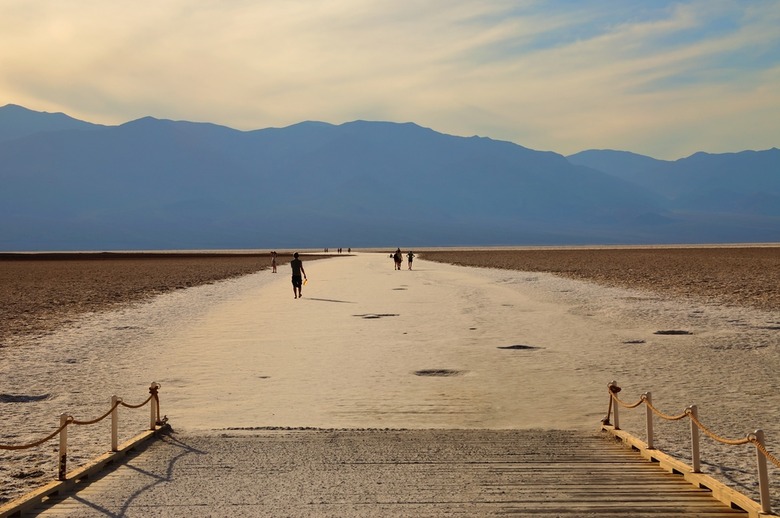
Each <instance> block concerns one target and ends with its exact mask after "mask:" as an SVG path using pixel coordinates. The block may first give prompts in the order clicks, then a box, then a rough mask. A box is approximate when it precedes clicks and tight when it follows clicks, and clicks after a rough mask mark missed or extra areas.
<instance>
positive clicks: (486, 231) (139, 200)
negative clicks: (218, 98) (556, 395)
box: [0, 105, 780, 250]
mask: <svg viewBox="0 0 780 518" xmlns="http://www.w3.org/2000/svg"><path fill="white" fill-rule="evenodd" d="M778 166H780V157H779V156H778V150H776V149H773V150H768V151H759V152H745V153H739V154H730V155H704V154H702V155H698V154H697V155H694V156H692V157H689V158H687V159H683V160H680V161H676V162H668V161H660V160H655V159H652V158H649V157H642V156H641V155H635V154H630V153H625V152H613V151H588V152H583V153H578V154H577V155H572V156H570V157H568V158H567V157H564V156H562V155H559V154H557V153H552V152H541V151H535V150H532V149H528V148H525V147H522V146H519V145H517V144H513V143H510V142H504V141H497V140H493V139H489V138H485V137H456V136H451V135H445V134H442V133H438V132H436V131H434V130H432V129H428V128H423V127H421V126H418V125H416V124H414V123H390V122H368V121H354V122H349V123H345V124H341V125H333V124H328V123H322V122H302V123H299V124H295V125H292V126H289V127H286V128H267V129H259V130H254V131H239V130H235V129H232V128H228V127H225V126H219V125H215V124H210V123H193V122H186V121H170V120H160V119H155V118H152V117H144V118H142V119H138V120H135V121H130V122H127V123H125V124H121V125H118V126H102V125H97V124H91V123H88V122H84V121H78V120H77V119H73V118H71V117H68V116H67V115H64V114H47V113H41V112H35V111H32V110H27V109H26V108H22V107H19V106H14V105H8V106H5V107H3V108H0V181H2V183H3V189H2V190H0V250H76V249H78V250H81V249H90V250H113V249H193V248H298V247H300V248H320V247H326V246H328V247H332V248H333V247H338V246H343V247H347V246H352V247H376V246H388V247H393V248H394V247H395V246H404V247H421V246H457V245H473V246H480V245H524V244H529V245H530V244H543V245H551V244H560V245H563V244H594V243H598V244H609V243H627V244H630V243H671V242H690V243H697V242H740V241H751V242H754V241H780V213H778V210H777V208H778V207H779V206H780V203H777V201H778V196H780V188H779V186H778V183H779V182H780V176H779V175H780V167H778Z"/></svg>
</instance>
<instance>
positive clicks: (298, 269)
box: [290, 252, 306, 299]
mask: <svg viewBox="0 0 780 518" xmlns="http://www.w3.org/2000/svg"><path fill="white" fill-rule="evenodd" d="M290 267H291V268H292V285H293V295H295V298H296V299H297V298H299V297H303V293H301V286H303V280H304V279H306V270H304V269H303V262H301V260H300V259H298V252H295V253H294V254H293V260H292V261H290ZM301 274H303V279H301Z"/></svg>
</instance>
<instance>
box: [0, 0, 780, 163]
mask: <svg viewBox="0 0 780 518" xmlns="http://www.w3.org/2000/svg"><path fill="white" fill-rule="evenodd" d="M779 22H780V4H777V3H775V2H766V1H762V0H752V1H742V2H736V1H728V0H723V1H721V0H707V1H703V0H690V1H664V2H644V1H640V0H631V1H625V2H618V3H616V2H612V1H606V0H588V1H572V0H559V1H554V2H535V1H504V0H492V1H485V0H479V1H477V0H431V1H429V2H411V1H403V0H402V1H398V0H395V1H389V0H378V1H373V2H363V1H362V0H332V1H329V2H320V1H315V0H291V1H289V2H276V3H272V2H255V1H231V2H224V1H216V0H212V1H203V2H198V3H196V4H193V3H192V2H184V1H183V0H169V1H167V2H160V3H151V2H141V3H119V4H117V3H114V2H99V1H86V0H81V1H79V0H74V1H72V2H59V1H56V0H45V1H44V0H27V1H21V0H19V1H11V2H4V3H2V4H0V70H2V74H0V103H1V102H3V101H5V102H14V103H18V104H24V105H27V106H29V107H30V108H33V109H40V110H49V111H52V110H58V111H65V112H67V113H69V114H71V115H74V116H79V117H82V118H85V119H88V120H93V121H96V122H103V123H121V122H124V121H126V120H130V119H133V118H137V117H141V116H144V115H153V116H157V117H167V118H175V119H177V118H178V119H182V118H183V119H193V120H208V121H213V122H217V123H221V124H226V125H229V126H233V127H237V128H242V129H254V128H259V127H266V126H283V125H287V124H292V123H295V122H299V121H301V120H310V119H318V120H325V121H329V122H334V123H339V122H344V121H348V120H354V119H359V118H362V119H383V120H394V121H415V122H418V123H420V124H423V125H426V126H430V127H432V128H434V129H436V130H439V131H443V132H448V133H454V134H462V135H471V134H481V135H486V136H491V137H494V138H500V139H506V140H512V141H515V142H517V143H519V144H522V145H525V146H529V147H534V148H538V149H552V150H555V151H559V152H564V153H570V152H576V151H579V150H581V149H586V148H593V147H602V148H603V147H611V148H620V149H629V150H632V151H637V152H640V153H647V154H651V155H654V156H658V157H661V158H676V157H679V156H683V155H685V154H689V153H692V152H694V151H697V150H705V151H713V152H718V151H730V150H738V149H743V148H766V147H771V146H774V145H777V144H778V142H777V139H778V137H777V136H778V135H780V131H779V130H780V122H778V120H780V117H778V116H777V115H778V109H779V108H778V107H779V106H780V93H778V92H780V84H778V67H780V34H779V33H778V31H777V27H778V26H780V23H779Z"/></svg>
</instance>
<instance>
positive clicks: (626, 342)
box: [623, 340, 645, 345]
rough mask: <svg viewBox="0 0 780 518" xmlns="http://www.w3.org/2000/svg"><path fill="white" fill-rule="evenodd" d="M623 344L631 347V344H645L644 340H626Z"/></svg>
mask: <svg viewBox="0 0 780 518" xmlns="http://www.w3.org/2000/svg"><path fill="white" fill-rule="evenodd" d="M623 343H624V344H627V345H631V344H643V343H645V341H644V340H626V341H625V342H623Z"/></svg>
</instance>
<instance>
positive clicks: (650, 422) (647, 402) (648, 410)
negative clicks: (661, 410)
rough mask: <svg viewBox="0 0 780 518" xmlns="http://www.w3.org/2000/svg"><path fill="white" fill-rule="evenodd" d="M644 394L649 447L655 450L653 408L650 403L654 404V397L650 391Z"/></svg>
mask: <svg viewBox="0 0 780 518" xmlns="http://www.w3.org/2000/svg"><path fill="white" fill-rule="evenodd" d="M642 395H643V396H644V399H645V411H646V413H645V416H646V420H647V449H648V450H653V449H655V448H654V447H653V410H652V409H651V408H650V405H652V404H653V397H652V396H651V394H650V392H645V393H644V394H642Z"/></svg>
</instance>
